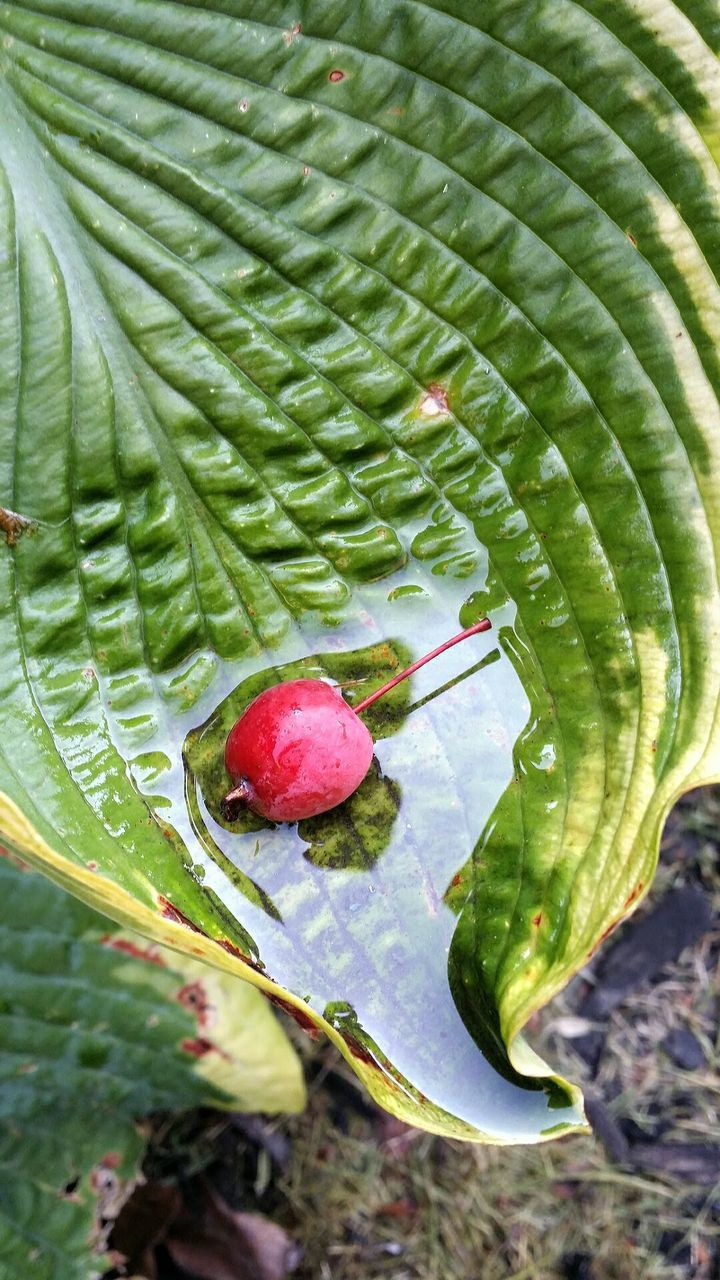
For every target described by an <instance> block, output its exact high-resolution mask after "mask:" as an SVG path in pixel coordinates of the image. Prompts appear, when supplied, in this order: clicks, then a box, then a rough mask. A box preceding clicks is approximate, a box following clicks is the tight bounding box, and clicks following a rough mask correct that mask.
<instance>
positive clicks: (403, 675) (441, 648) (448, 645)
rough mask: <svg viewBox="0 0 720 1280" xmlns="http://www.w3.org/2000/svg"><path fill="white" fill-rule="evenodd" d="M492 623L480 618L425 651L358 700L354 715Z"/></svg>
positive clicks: (365, 709) (486, 629) (486, 628)
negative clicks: (397, 673)
mask: <svg viewBox="0 0 720 1280" xmlns="http://www.w3.org/2000/svg"><path fill="white" fill-rule="evenodd" d="M491 627H492V623H491V622H490V619H489V618H482V619H481V620H480V622H475V623H473V625H472V626H471V627H466V628H465V630H464V631H461V632H460V634H459V635H457V636H453V638H452V640H446V641H445V643H444V644H440V645H438V647H437V649H433V651H432V653H426V654H425V657H424V658H418V660H417V662H413V664H412V666H411V667H407V668H406V669H405V671H401V672H400V675H399V676H394V677H393V679H392V680H388V682H387V684H384V685H383V686H382V688H380V689H376V690H375V692H374V693H371V694H369V696H368V697H367V698H364V699H363V701H362V702H359V703H358V705H357V706H356V707H353V711H354V712H355V714H356V715H360V712H361V711H367V709H368V707H371V706H372V704H373V702H377V700H378V698H382V696H383V694H385V693H388V691H389V690H390V689H394V688H395V685H396V684H400V681H401V680H407V677H408V676H411V675H413V674H414V672H416V671H419V669H420V667H424V666H425V663H426V662H432V659H433V658H437V657H439V655H440V654H441V653H444V652H445V650H446V649H452V647H453V645H454V644H459V643H460V641H461V640H467V638H468V636H476V635H477V634H478V633H479V632H480V631H489V630H490V628H491Z"/></svg>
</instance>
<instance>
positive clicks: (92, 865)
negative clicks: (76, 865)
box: [85, 858, 98, 871]
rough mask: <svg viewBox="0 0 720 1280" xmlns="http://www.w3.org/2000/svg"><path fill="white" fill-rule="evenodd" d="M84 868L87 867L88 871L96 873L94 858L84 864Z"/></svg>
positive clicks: (96, 865)
mask: <svg viewBox="0 0 720 1280" xmlns="http://www.w3.org/2000/svg"><path fill="white" fill-rule="evenodd" d="M85 866H86V867H87V869H88V871H97V869H98V864H97V862H96V861H95V859H94V858H91V859H90V861H89V862H86V863H85Z"/></svg>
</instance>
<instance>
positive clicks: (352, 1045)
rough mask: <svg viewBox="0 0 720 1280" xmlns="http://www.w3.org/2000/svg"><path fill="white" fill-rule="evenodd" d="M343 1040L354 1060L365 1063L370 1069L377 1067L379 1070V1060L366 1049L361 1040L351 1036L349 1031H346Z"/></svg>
mask: <svg viewBox="0 0 720 1280" xmlns="http://www.w3.org/2000/svg"><path fill="white" fill-rule="evenodd" d="M343 1040H344V1041H345V1043H346V1045H347V1047H348V1049H349V1050H350V1052H351V1054H352V1056H353V1058H357V1060H358V1062H364V1063H365V1065H366V1066H368V1067H376V1068H378V1070H379V1068H380V1064H379V1062H378V1061H377V1059H376V1058H375V1057H374V1056H373V1054H372V1053H371V1052H370V1050H369V1049H366V1048H365V1045H364V1044H361V1042H360V1041H359V1040H356V1039H355V1036H351V1035H350V1034H349V1033H348V1032H347V1031H344V1032H343Z"/></svg>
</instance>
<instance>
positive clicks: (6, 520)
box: [0, 507, 37, 547]
mask: <svg viewBox="0 0 720 1280" xmlns="http://www.w3.org/2000/svg"><path fill="white" fill-rule="evenodd" d="M36 528H37V521H35V520H31V519H30V518H29V516H21V515H20V514H19V512H17V511H10V510H9V508H8V507H0V533H4V534H5V541H6V543H7V545H8V546H9V547H14V546H15V543H16V542H17V540H18V538H19V537H20V535H21V534H22V533H34V531H35V529H36Z"/></svg>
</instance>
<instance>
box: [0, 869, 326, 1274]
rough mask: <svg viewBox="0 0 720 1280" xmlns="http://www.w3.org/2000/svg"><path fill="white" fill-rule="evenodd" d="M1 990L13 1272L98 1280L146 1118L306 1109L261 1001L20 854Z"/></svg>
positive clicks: (7, 897)
mask: <svg viewBox="0 0 720 1280" xmlns="http://www.w3.org/2000/svg"><path fill="white" fill-rule="evenodd" d="M230 984H232V990H230V989H229V988H230ZM0 991H2V995H1V996H0V1080H1V1081H2V1090H1V1091H0V1263H1V1264H2V1265H1V1266H0V1270H2V1271H3V1274H7V1275H8V1276H9V1275H13V1276H25V1275H28V1276H29V1275H32V1276H33V1277H37V1280H46V1278H47V1280H65V1277H67V1280H75V1277H77V1276H78V1275H79V1274H81V1271H82V1274H83V1275H85V1274H90V1271H91V1270H92V1268H93V1255H94V1254H98V1255H99V1254H104V1253H105V1252H106V1244H107V1234H108V1230H109V1227H108V1226H106V1225H105V1224H106V1223H109V1224H111V1223H112V1221H113V1220H114V1218H115V1217H116V1215H117V1213H118V1211H119V1209H120V1206H121V1204H122V1202H123V1200H124V1199H125V1197H126V1196H127V1195H128V1193H129V1191H130V1190H131V1189H132V1186H133V1183H134V1181H135V1180H136V1178H137V1177H138V1175H139V1161H140V1158H141V1156H142V1151H143V1142H142V1138H141V1135H140V1132H139V1130H138V1128H137V1121H138V1119H139V1118H141V1117H142V1116H143V1115H145V1114H146V1113H148V1112H150V1111H153V1110H157V1109H164V1108H173V1109H178V1108H182V1107H190V1106H198V1105H201V1104H203V1105H204V1104H211V1105H215V1106H220V1107H232V1108H233V1109H236V1110H263V1111H269V1112H274V1111H279V1110H285V1111H296V1110H299V1109H300V1108H301V1107H302V1105H303V1101H304V1095H303V1084H302V1076H301V1073H300V1066H299V1062H298V1060H297V1058H296V1056H295V1054H294V1052H293V1050H292V1048H291V1047H290V1044H289V1042H288V1040H287V1039H286V1038H285V1036H284V1034H283V1032H282V1030H281V1028H280V1026H279V1025H278V1023H277V1021H276V1020H275V1018H274V1017H273V1016H272V1013H271V1011H270V1009H269V1007H268V1005H267V1003H266V1002H265V1001H263V1000H262V998H261V997H260V995H259V994H258V993H257V992H256V991H253V990H252V988H251V987H249V986H247V985H244V984H238V983H237V982H236V981H234V980H233V979H230V978H228V977H227V975H225V974H218V973H214V972H213V971H212V970H210V969H208V968H207V966H205V965H201V964H199V963H198V962H196V961H192V960H188V959H187V957H182V956H179V955H176V954H173V953H172V952H169V951H164V950H163V949H162V948H160V947H158V946H156V945H154V944H148V943H147V941H146V940H144V939H143V938H141V937H139V936H138V935H131V934H126V933H121V932H119V931H117V930H116V929H114V928H113V927H112V926H109V925H108V921H107V920H104V919H103V918H102V917H100V916H98V915H97V914H96V913H95V912H94V911H90V910H89V909H88V908H87V907H86V906H84V905H83V904H82V903H80V902H77V901H74V900H73V899H72V898H69V897H68V896H67V895H66V894H64V893H62V892H61V891H60V890H58V889H57V888H55V886H54V885H51V884H50V883H49V881H47V880H46V879H44V878H43V877H40V876H37V875H33V874H31V873H29V872H26V871H22V870H19V869H18V868H17V867H13V866H12V865H11V864H10V863H9V862H8V860H7V859H6V858H0ZM100 1262H101V1259H100V1257H99V1256H97V1257H96V1258H95V1265H96V1266H97V1267H98V1268H99V1266H100ZM5 1268H6V1269H7V1271H5Z"/></svg>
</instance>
